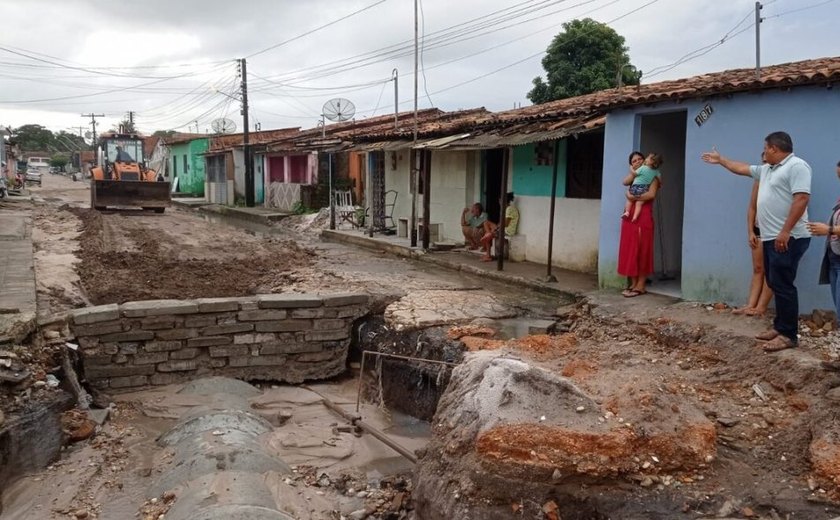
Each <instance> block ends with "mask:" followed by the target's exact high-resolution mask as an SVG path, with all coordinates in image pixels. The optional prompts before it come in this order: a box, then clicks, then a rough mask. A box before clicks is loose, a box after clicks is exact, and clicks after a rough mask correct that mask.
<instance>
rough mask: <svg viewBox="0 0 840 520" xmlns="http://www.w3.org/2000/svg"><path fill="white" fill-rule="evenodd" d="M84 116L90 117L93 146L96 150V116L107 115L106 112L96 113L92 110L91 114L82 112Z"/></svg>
mask: <svg viewBox="0 0 840 520" xmlns="http://www.w3.org/2000/svg"><path fill="white" fill-rule="evenodd" d="M82 117H89V118H90V126H91V127H92V134H93V137H92V138H91V148H93V149H94V150H96V141H97V139H96V118H97V117H105V114H94V113H93V112H91V113H90V114H82Z"/></svg>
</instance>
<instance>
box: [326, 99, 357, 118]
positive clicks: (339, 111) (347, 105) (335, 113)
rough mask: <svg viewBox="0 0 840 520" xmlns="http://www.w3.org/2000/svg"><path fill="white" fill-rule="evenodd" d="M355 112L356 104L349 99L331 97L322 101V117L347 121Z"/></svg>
mask: <svg viewBox="0 0 840 520" xmlns="http://www.w3.org/2000/svg"><path fill="white" fill-rule="evenodd" d="M355 114H356V105H354V104H353V102H352V101H350V100H349V99H344V98H333V99H331V100H329V101H327V102H326V103H324V117H325V118H327V119H329V120H330V121H335V122H338V123H340V122H342V121H349V120H350V119H353V116H354V115H355Z"/></svg>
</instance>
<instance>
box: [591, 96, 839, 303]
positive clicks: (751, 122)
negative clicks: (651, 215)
mask: <svg viewBox="0 0 840 520" xmlns="http://www.w3.org/2000/svg"><path fill="white" fill-rule="evenodd" d="M706 104H710V105H711V106H712V108H713V113H712V114H711V116H710V117H709V119H708V120H707V121H706V122H705V123H704V124H703V125H702V126H698V125H697V124H696V123H695V121H694V118H695V116H696V115H697V114H698V113H699V112H700V111H701V110H702V109H703V108H704V106H705V105H706ZM673 111H684V112H686V115H687V118H686V147H685V160H684V163H680V164H679V165H678V166H681V167H682V168H683V171H684V172H685V196H684V214H683V217H684V218H683V226H682V249H681V253H682V261H681V270H682V280H681V281H682V296H683V298H685V299H688V300H698V301H726V302H729V303H733V304H741V303H743V302H744V301H745V299H746V296H747V292H748V289H749V284H750V277H751V274H752V267H751V265H752V263H751V258H750V250H749V248H748V246H747V230H746V211H747V205H748V203H749V197H750V190H751V187H752V180H751V179H750V178H746V177H740V176H736V175H733V174H731V173H729V172H728V171H727V170H725V169H724V168H722V167H720V166H716V165H709V164H706V163H704V162H702V160H701V159H700V155H701V154H702V153H703V152H704V151H707V150H710V149H711V148H712V146H716V147H717V149H718V150H719V151H720V152H721V153H722V154H723V155H725V156H727V157H730V158H733V159H736V160H742V161H746V162H750V163H753V164H755V163H756V162H757V161H758V158H759V156H760V153H761V150H762V146H763V140H764V137H765V136H766V135H767V134H769V133H770V132H773V131H776V130H783V131H786V132H788V133H789V134H790V135H791V137H792V138H793V145H794V153H795V154H796V155H798V156H800V157H802V158H803V159H805V160H806V161H807V162H808V163H809V164H810V165H811V168H812V170H813V178H812V186H811V193H812V195H811V202H810V205H809V207H808V214H809V218H810V219H811V220H815V221H816V220H819V221H825V220H826V219H827V218H828V216H829V213H830V211H831V208H832V207H833V205H834V203H835V201H836V200H837V198H838V196H840V182H838V179H837V176H836V174H835V167H836V164H837V161H838V160H839V159H840V132H838V131H837V128H836V127H837V121H840V90H837V89H827V88H824V87H816V86H814V87H795V88H792V89H790V90H788V91H783V90H765V91H761V92H757V93H743V94H735V95H733V96H729V97H715V98H712V99H709V100H700V99H697V100H687V101H683V102H681V103H677V102H671V103H659V104H656V105H654V106H651V107H641V106H640V107H633V108H632V109H619V110H616V111H613V112H611V113H610V114H609V115H608V116H607V124H606V134H605V146H604V148H605V151H604V184H603V191H602V199H601V203H602V205H601V219H600V221H601V230H600V240H599V260H598V278H599V283H600V285H601V286H602V287H616V288H617V287H623V285H624V279H623V278H622V277H620V276H619V275H618V274H617V273H616V265H617V258H618V243H619V229H620V220H619V219H618V218H617V215H619V214H620V211H621V208H622V206H623V204H624V200H625V199H624V188H623V186H621V185H620V179H621V176H622V175H623V174H624V172H626V171H627V156H628V154H629V153H630V152H631V151H632V150H635V149H638V148H639V144H640V141H641V127H642V116H644V115H646V114H656V113H663V112H673ZM643 151H644V152H648V150H643ZM651 151H653V150H651ZM665 160H666V163H667V162H668V157H667V156H666V158H665ZM663 177H665V176H664V175H663ZM667 189H668V180H667V177H665V181H664V183H663V191H664V190H667ZM657 225H659V222H657ZM823 240H824V239H823V238H813V239H812V240H811V247H810V249H809V250H808V252H807V253H806V254H805V257H804V258H803V260H802V262H801V263H800V269H799V274H798V277H797V286H798V287H799V299H800V304H801V308H800V310H801V312H809V311H810V310H812V309H814V308H827V309H830V308H833V305H832V304H831V299H830V296H829V290H828V288H827V286H819V285H818V284H817V278H818V272H819V266H820V261H821V258H822V253H823V247H824V241H823Z"/></svg>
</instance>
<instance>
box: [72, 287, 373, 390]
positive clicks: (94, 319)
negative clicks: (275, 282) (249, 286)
mask: <svg viewBox="0 0 840 520" xmlns="http://www.w3.org/2000/svg"><path fill="white" fill-rule="evenodd" d="M367 312H368V298H367V295H364V294H333V295H313V294H269V295H262V296H253V297H243V298H209V299H198V300H151V301H141V302H129V303H124V304H121V305H117V304H111V305H101V306H98V307H88V308H84V309H78V310H76V311H74V312H73V314H72V316H71V318H70V330H71V331H72V333H73V335H74V336H75V337H76V338H77V340H78V342H79V347H80V349H79V350H80V352H81V353H82V358H83V364H84V375H85V377H86V379H87V380H88V381H89V382H90V383H91V384H93V385H94V386H96V387H98V388H110V389H122V388H131V387H140V386H147V385H166V384H171V383H177V382H182V381H186V380H189V379H194V378H196V377H203V376H207V375H223V376H228V377H235V378H239V379H247V380H255V379H256V380H272V381H284V382H288V383H300V382H302V381H305V380H311V379H324V378H328V377H332V376H335V375H337V374H340V373H341V372H342V371H344V368H345V363H346V359H347V352H348V348H349V345H350V333H351V330H352V326H353V322H354V321H355V320H356V319H358V318H360V317H362V316H363V315H365V314H367Z"/></svg>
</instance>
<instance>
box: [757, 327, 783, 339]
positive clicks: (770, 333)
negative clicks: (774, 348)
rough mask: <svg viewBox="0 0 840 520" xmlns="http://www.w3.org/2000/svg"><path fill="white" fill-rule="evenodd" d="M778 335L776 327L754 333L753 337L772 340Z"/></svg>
mask: <svg viewBox="0 0 840 520" xmlns="http://www.w3.org/2000/svg"><path fill="white" fill-rule="evenodd" d="M778 336H779V331H778V330H776V329H768V330H765V331H764V332H762V333H760V334H756V335H755V339H757V340H760V341H770V340H774V339H776V338H777V337H778Z"/></svg>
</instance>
